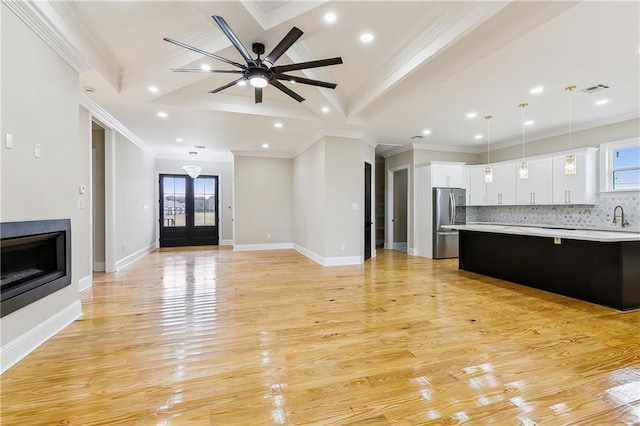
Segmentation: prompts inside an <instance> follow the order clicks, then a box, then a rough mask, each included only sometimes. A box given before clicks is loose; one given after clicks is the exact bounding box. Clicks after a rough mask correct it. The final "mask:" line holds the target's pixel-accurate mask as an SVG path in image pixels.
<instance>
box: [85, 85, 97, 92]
mask: <svg viewBox="0 0 640 426" xmlns="http://www.w3.org/2000/svg"><path fill="white" fill-rule="evenodd" d="M82 90H84V91H85V92H89V93H93V92H95V91H96V89H95V88H94V87H90V86H84V87H83V88H82Z"/></svg>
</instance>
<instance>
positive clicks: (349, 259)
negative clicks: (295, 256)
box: [293, 244, 363, 266]
mask: <svg viewBox="0 0 640 426" xmlns="http://www.w3.org/2000/svg"><path fill="white" fill-rule="evenodd" d="M293 249H294V250H295V251H297V252H298V253H300V254H302V255H304V256H306V257H308V258H309V259H311V260H313V261H314V262H316V263H317V264H319V265H322V266H345V265H360V264H362V263H363V260H362V256H337V257H322V256H320V255H319V254H317V253H315V252H313V251H311V250H309V249H307V248H305V247H302V246H300V245H298V244H294V245H293Z"/></svg>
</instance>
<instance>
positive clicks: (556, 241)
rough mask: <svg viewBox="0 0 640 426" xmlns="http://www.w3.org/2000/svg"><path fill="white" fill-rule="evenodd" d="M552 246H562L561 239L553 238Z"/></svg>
mask: <svg viewBox="0 0 640 426" xmlns="http://www.w3.org/2000/svg"><path fill="white" fill-rule="evenodd" d="M553 244H562V238H560V237H553Z"/></svg>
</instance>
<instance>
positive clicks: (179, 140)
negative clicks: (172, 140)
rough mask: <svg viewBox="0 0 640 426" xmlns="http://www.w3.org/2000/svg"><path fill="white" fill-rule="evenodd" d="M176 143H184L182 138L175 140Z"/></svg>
mask: <svg viewBox="0 0 640 426" xmlns="http://www.w3.org/2000/svg"><path fill="white" fill-rule="evenodd" d="M176 142H184V139H182V138H176Z"/></svg>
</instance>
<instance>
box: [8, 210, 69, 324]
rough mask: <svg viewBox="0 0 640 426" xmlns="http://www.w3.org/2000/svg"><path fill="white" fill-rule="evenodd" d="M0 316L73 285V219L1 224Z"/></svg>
mask: <svg viewBox="0 0 640 426" xmlns="http://www.w3.org/2000/svg"><path fill="white" fill-rule="evenodd" d="M0 256H1V259H0V269H1V270H2V274H1V277H0V316H2V317H4V316H5V315H7V314H10V313H11V312H14V311H16V310H18V309H20V308H22V307H24V306H27V305H28V304H30V303H33V302H35V301H36V300H39V299H41V298H43V297H45V296H48V295H50V294H52V293H54V292H56V291H58V290H60V289H61V288H63V287H66V286H68V285H69V284H71V221H70V220H69V219H57V220H39V221H28V222H6V223H2V224H1V225H0Z"/></svg>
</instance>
